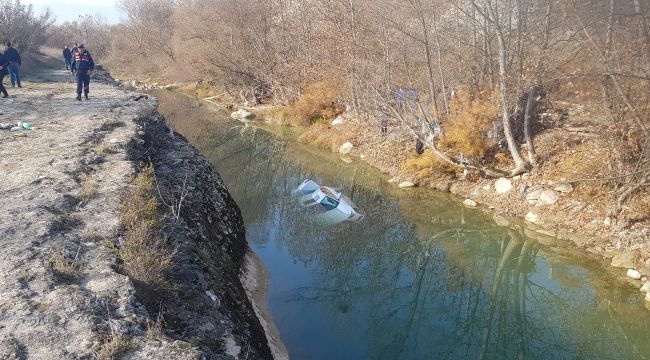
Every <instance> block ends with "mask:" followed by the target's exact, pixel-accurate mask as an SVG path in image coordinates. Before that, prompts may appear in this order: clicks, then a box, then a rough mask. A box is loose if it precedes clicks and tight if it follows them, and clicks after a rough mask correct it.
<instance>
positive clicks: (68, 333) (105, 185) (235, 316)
mask: <svg viewBox="0 0 650 360" xmlns="http://www.w3.org/2000/svg"><path fill="white" fill-rule="evenodd" d="M57 63H58V62H57ZM10 94H11V97H10V98H9V99H2V102H1V103H0V123H2V124H11V125H12V126H11V127H12V128H18V127H19V126H16V125H17V124H18V123H19V122H20V126H23V128H22V130H20V129H14V131H11V130H9V129H6V130H0V195H1V196H0V242H1V243H2V247H3V256H2V258H1V259H0V290H1V291H0V358H2V359H5V358H7V359H12V358H17V359H23V358H27V359H78V358H127V359H198V358H206V359H237V358H242V359H243V358H249V359H252V358H255V359H270V358H271V352H270V350H269V347H268V344H267V340H266V337H265V335H264V330H263V329H262V327H261V325H260V322H259V320H258V319H257V317H256V315H255V312H254V310H253V308H252V306H251V304H250V302H249V300H248V297H247V295H246V293H245V291H244V289H243V287H242V285H241V282H240V280H239V276H240V274H241V271H242V268H243V264H244V257H245V255H246V253H247V251H248V247H247V245H246V242H245V239H244V233H243V226H242V220H241V217H240V215H239V210H238V208H237V206H236V204H235V203H234V201H233V200H232V199H231V198H230V196H229V194H228V192H227V190H226V189H225V187H224V186H223V183H222V182H221V180H220V179H219V176H218V175H217V174H216V173H215V172H214V169H213V168H212V167H211V166H210V165H209V163H208V162H207V161H206V160H205V159H204V158H203V157H202V156H201V155H200V154H199V153H198V152H197V151H196V150H195V149H194V148H192V147H191V146H190V145H189V144H187V142H185V141H184V140H183V139H182V138H181V137H179V136H175V137H171V136H170V134H169V133H168V130H167V128H166V127H165V125H164V121H163V119H162V117H160V116H159V115H158V114H157V111H156V105H157V104H156V101H155V99H152V98H147V97H145V96H143V95H142V94H137V93H133V92H128V91H124V90H122V89H119V88H117V87H116V86H115V85H114V82H112V81H111V79H109V78H106V77H104V76H102V75H101V74H97V75H96V76H95V77H94V80H93V82H92V83H91V93H90V100H84V101H82V102H77V101H76V100H74V96H75V94H74V84H73V83H72V82H71V78H70V76H69V74H68V72H66V71H65V70H64V69H60V70H59V69H56V67H54V66H53V67H52V68H46V69H42V71H41V72H40V73H26V74H25V81H24V83H23V88H22V89H14V90H13V91H11V93H10ZM23 123H28V124H29V126H28V127H32V129H31V130H29V129H26V128H25V127H24V124H23ZM150 163H152V164H153V165H154V166H155V172H156V176H157V182H158V189H159V191H160V195H161V198H162V199H163V200H165V201H171V200H170V199H173V198H175V197H176V194H178V193H177V192H176V191H177V190H178V187H181V188H184V190H183V191H181V193H183V198H184V201H183V202H182V204H181V206H180V209H181V211H180V216H178V217H177V218H176V217H174V216H167V217H166V220H165V224H164V225H163V229H164V230H165V231H166V234H167V240H168V241H169V242H170V243H171V244H173V245H174V246H175V247H176V248H177V251H176V253H175V257H174V260H175V262H174V267H173V269H172V271H170V272H169V274H168V278H169V281H168V285H169V286H167V287H166V288H165V289H164V291H161V292H158V293H155V294H152V293H146V292H142V291H141V290H142V287H141V286H140V285H139V284H137V283H136V282H134V281H133V280H132V279H130V278H129V277H128V276H126V275H125V274H124V271H123V262H122V260H121V258H120V253H119V252H120V250H119V249H120V244H122V243H123V242H124V241H125V238H124V236H123V227H122V224H121V221H120V217H121V212H122V211H123V209H122V200H123V199H124V197H123V196H124V194H125V193H126V192H127V189H128V188H129V184H130V183H131V181H132V179H133V178H134V176H136V174H137V173H138V171H139V169H142V168H143V166H145V165H146V164H150ZM185 179H187V180H185ZM183 184H184V186H183ZM160 207H161V209H162V210H166V209H165V207H166V205H165V204H164V203H161V204H160ZM166 213H171V212H169V211H166ZM159 314H161V315H160V316H159Z"/></svg>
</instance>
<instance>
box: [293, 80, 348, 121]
mask: <svg viewBox="0 0 650 360" xmlns="http://www.w3.org/2000/svg"><path fill="white" fill-rule="evenodd" d="M337 95H338V94H337V91H336V88H335V87H334V85H333V84H330V83H328V82H324V81H321V82H316V83H312V84H309V85H307V86H305V87H304V89H303V92H302V94H301V95H300V97H299V98H298V100H296V101H295V102H293V103H292V104H291V105H289V106H288V107H287V109H286V111H287V112H286V122H287V123H288V124H289V125H293V126H306V125H310V124H313V123H314V122H315V121H316V120H318V119H332V118H335V117H336V116H338V115H340V114H341V113H343V108H342V107H341V106H340V105H338V104H337V101H336V100H337Z"/></svg>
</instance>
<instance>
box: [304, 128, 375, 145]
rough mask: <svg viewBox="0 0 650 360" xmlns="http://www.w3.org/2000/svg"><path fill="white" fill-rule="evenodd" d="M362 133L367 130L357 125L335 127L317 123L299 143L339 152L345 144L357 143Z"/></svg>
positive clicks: (306, 132)
mask: <svg viewBox="0 0 650 360" xmlns="http://www.w3.org/2000/svg"><path fill="white" fill-rule="evenodd" d="M361 131H367V130H364V129H362V128H361V127H358V126H355V125H343V126H336V127H333V126H329V125H325V124H321V123H315V124H314V125H312V126H310V127H309V128H308V129H307V130H305V132H303V133H302V134H301V135H300V136H299V137H298V141H300V142H301V143H303V144H309V145H312V146H316V147H318V148H321V149H325V150H329V151H333V152H338V151H339V148H340V147H341V145H343V144H344V143H346V142H348V141H350V142H352V143H355V142H356V139H357V136H358V134H360V132H361Z"/></svg>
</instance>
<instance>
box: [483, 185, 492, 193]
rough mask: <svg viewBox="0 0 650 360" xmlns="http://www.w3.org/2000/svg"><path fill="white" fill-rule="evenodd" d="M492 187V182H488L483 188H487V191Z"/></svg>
mask: <svg viewBox="0 0 650 360" xmlns="http://www.w3.org/2000/svg"><path fill="white" fill-rule="evenodd" d="M490 189H492V185H490V184H487V185H485V186H483V190H485V191H488V190H490Z"/></svg>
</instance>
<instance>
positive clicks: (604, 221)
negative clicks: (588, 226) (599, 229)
mask: <svg viewBox="0 0 650 360" xmlns="http://www.w3.org/2000/svg"><path fill="white" fill-rule="evenodd" d="M603 225H605V226H610V225H612V218H611V217H609V216H608V217H606V218H605V220H603Z"/></svg>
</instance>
